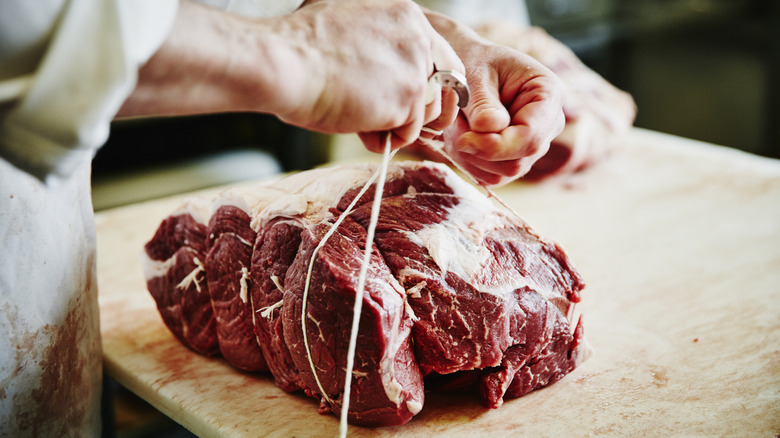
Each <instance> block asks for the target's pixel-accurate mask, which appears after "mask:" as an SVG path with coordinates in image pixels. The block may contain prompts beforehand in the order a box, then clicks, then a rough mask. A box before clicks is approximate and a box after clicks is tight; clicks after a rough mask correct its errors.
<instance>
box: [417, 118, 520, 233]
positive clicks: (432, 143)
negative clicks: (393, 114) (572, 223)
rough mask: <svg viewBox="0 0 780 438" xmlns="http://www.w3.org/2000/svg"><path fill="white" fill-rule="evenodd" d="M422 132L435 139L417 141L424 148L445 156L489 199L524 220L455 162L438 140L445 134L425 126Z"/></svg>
mask: <svg viewBox="0 0 780 438" xmlns="http://www.w3.org/2000/svg"><path fill="white" fill-rule="evenodd" d="M422 130H423V131H424V132H427V133H429V134H433V135H434V137H433V138H425V137H419V138H418V139H417V141H418V142H420V144H422V145H423V146H426V147H427V148H428V149H431V150H432V151H433V152H437V153H439V154H440V155H441V156H443V157H444V158H445V159H447V161H449V162H450V164H451V165H452V166H454V167H455V168H456V169H458V170H459V171H461V173H463V174H464V175H466V176H467V177H468V178H469V180H471V183H472V184H474V185H476V186H478V187H482V189H483V190H484V191H485V193H486V194H487V195H488V197H489V198H493V199H495V200H496V202H498V203H499V205H501V206H502V207H504V208H505V209H506V210H507V211H508V212H510V213H512V214H513V215H514V216H515V217H516V218H517V219H521V220H522V218H521V217H520V214H519V213H518V212H516V211H515V209H514V208H512V207H511V206H509V204H507V203H506V202H504V200H503V199H501V198H500V197H499V196H498V195H497V194H496V192H495V191H493V189H491V188H490V187H488V186H486V185H485V184H483V183H482V182H480V181H479V180H478V179H477V178H475V177H474V175H472V174H471V172H469V171H468V170H466V168H465V167H463V166H462V165H461V164H460V163H458V162H457V161H455V159H454V158H452V156H451V155H450V154H448V153H447V151H445V150H444V140H439V139H437V138H436V137H441V135H442V134H444V132H442V131H437V130H435V129H430V128H428V127H425V126H423V127H422Z"/></svg>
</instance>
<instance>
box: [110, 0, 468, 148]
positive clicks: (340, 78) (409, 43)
mask: <svg viewBox="0 0 780 438" xmlns="http://www.w3.org/2000/svg"><path fill="white" fill-rule="evenodd" d="M434 63H435V64H436V65H437V67H438V68H439V69H448V70H457V71H460V72H464V68H463V64H462V63H461V61H460V59H459V58H458V57H457V55H456V54H455V52H454V51H453V50H452V48H451V47H450V45H449V44H448V43H447V42H446V41H445V40H444V39H443V38H442V37H441V36H440V35H439V34H437V33H436V32H435V31H434V30H433V28H432V27H431V25H430V23H429V22H428V20H427V19H426V17H425V15H424V14H423V12H422V10H421V9H420V7H419V6H417V5H416V4H415V3H413V2H411V1H410V0H343V1H331V0H319V1H313V2H308V3H307V4H306V5H305V6H303V7H301V8H300V9H299V10H297V11H295V12H294V13H292V14H289V15H285V16H281V17H272V18H261V19H249V18H244V17H240V16H236V15H233V14H229V13H226V12H223V11H219V10H216V9H213V8H210V7H207V6H203V5H200V4H195V3H191V2H188V1H182V2H181V3H180V7H179V10H178V15H177V18H176V21H175V23H174V26H173V29H172V30H171V32H170V33H169V35H168V38H167V39H166V41H165V43H164V44H163V46H162V47H161V48H160V50H158V52H157V53H156V54H155V55H154V56H153V57H152V58H151V59H150V60H149V62H147V63H146V65H144V67H143V68H142V69H141V70H140V72H139V77H138V85H137V87H136V89H135V90H134V92H133V93H132V94H131V95H130V97H129V98H128V99H127V100H126V101H125V103H124V105H123V107H122V109H121V110H120V112H119V114H118V116H120V117H121V116H141V115H188V114H204V113H214V112H239V111H253V112H261V113H268V114H273V115H275V116H277V117H279V118H280V119H281V120H283V121H285V122H288V123H290V124H292V125H296V126H299V127H303V128H307V129H311V130H315V131H319V132H325V133H347V132H359V133H360V137H361V138H362V139H363V142H364V143H365V145H366V147H367V148H368V149H369V150H372V151H376V152H381V151H382V150H383V149H384V138H385V134H386V133H387V132H391V133H392V134H393V135H392V139H391V144H392V147H393V148H398V147H401V146H404V145H406V144H409V143H411V142H413V141H414V140H415V139H417V137H418V136H419V134H420V129H421V127H422V126H423V125H424V124H429V126H430V127H431V128H433V129H438V130H440V129H443V128H444V127H445V126H449V125H450V124H451V123H452V122H453V120H454V119H455V116H456V115H457V106H456V103H457V98H456V97H454V96H453V95H454V93H453V92H451V90H445V91H444V92H442V94H441V96H437V98H436V100H434V102H431V103H429V104H426V102H425V100H426V89H427V85H428V77H429V76H430V75H431V73H432V72H433V66H434Z"/></svg>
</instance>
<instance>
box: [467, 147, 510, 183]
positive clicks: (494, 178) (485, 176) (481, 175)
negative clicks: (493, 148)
mask: <svg viewBox="0 0 780 438" xmlns="http://www.w3.org/2000/svg"><path fill="white" fill-rule="evenodd" d="M453 158H454V159H455V160H456V161H457V162H458V163H459V164H460V165H461V166H462V167H463V170H465V171H466V172H468V174H469V175H471V176H472V177H473V178H474V179H476V180H477V181H479V182H480V183H482V184H485V185H488V186H500V185H503V184H506V183H508V182H510V181H512V180H513V178H508V177H505V176H502V175H499V174H496V173H493V172H489V171H486V170H483V169H481V168H479V167H477V166H475V165H474V164H473V162H472V161H471V160H472V159H471V158H470V157H465V156H463V155H462V154H459V153H457V152H455V154H454V155H453Z"/></svg>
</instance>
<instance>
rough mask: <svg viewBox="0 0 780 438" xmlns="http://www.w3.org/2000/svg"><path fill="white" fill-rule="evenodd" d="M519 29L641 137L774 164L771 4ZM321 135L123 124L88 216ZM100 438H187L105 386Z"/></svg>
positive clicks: (186, 121)
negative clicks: (633, 115) (568, 66)
mask: <svg viewBox="0 0 780 438" xmlns="http://www.w3.org/2000/svg"><path fill="white" fill-rule="evenodd" d="M527 7H528V12H529V16H530V19H531V23H532V24H533V25H537V26H541V27H543V28H545V29H546V30H547V31H548V32H549V33H550V34H551V35H553V36H554V37H556V38H558V39H559V40H561V41H562V42H564V43H565V44H566V45H568V46H569V47H570V48H571V49H572V50H573V51H574V52H575V53H576V54H577V55H578V56H579V57H580V58H581V59H582V60H583V61H584V62H585V63H586V64H587V65H588V66H589V67H591V68H592V69H593V70H595V71H596V72H598V73H599V74H601V75H602V76H604V77H605V78H606V79H608V80H609V81H610V82H612V83H613V84H615V85H616V86H618V87H619V88H621V89H624V90H626V91H628V92H630V93H631V94H632V95H633V96H634V99H635V100H636V103H637V105H638V108H639V112H638V115H637V119H636V123H635V125H636V126H638V127H642V128H647V129H651V130H656V131H661V132H665V133H670V134H674V135H678V136H682V137H688V138H693V139H698V140H702V141H706V142H710V143H714V144H719V145H724V146H730V147H733V148H737V149H741V150H744V151H747V152H751V153H754V154H759V155H763V156H767V157H774V158H780V84H778V81H780V1H778V0H527ZM331 140H332V139H331V138H330V137H329V136H325V135H321V134H315V133H311V132H308V131H304V130H301V129H298V128H294V127H290V126H287V125H284V124H282V123H280V122H279V121H277V120H276V119H275V118H273V117H270V116H265V115H259V114H223V115H214V116H198V117H184V118H163V119H149V120H125V121H121V122H115V123H114V124H113V126H112V131H111V137H110V138H109V140H108V143H107V144H106V145H105V146H104V147H103V148H102V149H101V150H100V151H99V152H98V154H97V156H96V157H95V160H94V167H93V200H94V204H95V209H96V210H102V209H105V208H110V207H115V206H119V205H123V204H127V203H131V202H138V201H141V200H145V199H152V198H156V197H160V196H165V195H170V194H173V193H181V192H186V191H191V190H196V189H200V188H205V187H209V186H214V185H219V184H228V183H231V182H236V181H241V180H247V179H254V178H263V177H268V176H271V175H275V174H278V173H280V172H283V171H291V170H301V169H308V168H311V167H313V166H315V165H318V164H321V163H323V162H325V161H327V160H328V158H329V156H330V155H329V153H330V151H329V148H330V145H331ZM106 388H107V391H106V395H107V398H106V402H105V403H106V404H105V405H104V407H105V412H106V420H107V422H108V423H110V424H111V426H110V427H109V428H107V430H106V436H108V437H114V436H116V437H146V436H149V437H151V436H155V437H160V436H162V437H189V436H191V435H190V434H189V433H188V432H187V431H186V430H183V429H182V428H180V427H178V425H176V424H175V423H173V422H172V421H170V420H168V419H167V418H165V416H163V415H162V414H160V413H159V412H157V411H156V410H154V409H153V408H151V407H150V406H148V405H147V404H145V403H144V402H143V401H142V400H140V399H138V398H137V397H135V396H134V395H133V394H131V393H129V392H128V391H127V390H125V389H123V388H121V387H120V386H119V385H117V384H116V383H115V382H113V381H111V380H110V379H108V381H107V387H106Z"/></svg>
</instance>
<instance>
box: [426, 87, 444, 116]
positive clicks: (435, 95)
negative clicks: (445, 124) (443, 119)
mask: <svg viewBox="0 0 780 438" xmlns="http://www.w3.org/2000/svg"><path fill="white" fill-rule="evenodd" d="M432 91H433V92H432V93H431V94H432V95H431V96H430V97H431V98H432V99H433V100H431V101H430V102H429V103H428V104H427V105H425V118H424V119H423V124H424V125H428V124H429V123H431V122H433V121H435V120H436V119H438V118H439V116H440V115H441V112H442V88H441V87H440V86H438V85H437V86H435V89H433V90H432ZM426 100H427V97H426Z"/></svg>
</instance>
